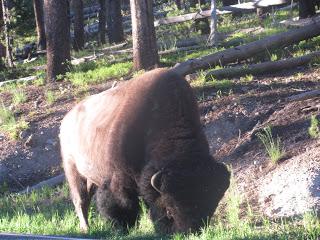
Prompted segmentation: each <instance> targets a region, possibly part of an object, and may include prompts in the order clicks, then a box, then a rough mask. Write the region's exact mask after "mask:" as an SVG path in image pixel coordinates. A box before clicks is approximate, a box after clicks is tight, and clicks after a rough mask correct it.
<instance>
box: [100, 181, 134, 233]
mask: <svg viewBox="0 0 320 240" xmlns="http://www.w3.org/2000/svg"><path fill="white" fill-rule="evenodd" d="M109 186H110V181H106V182H105V183H104V184H103V185H102V186H101V187H99V188H98V189H97V192H96V202H97V208H98V211H99V213H100V214H101V215H102V216H103V217H104V218H106V219H109V220H111V221H112V222H113V223H114V224H115V225H116V226H119V227H121V228H123V229H124V230H126V229H128V227H129V228H130V227H133V226H134V225H135V223H136V221H137V219H138V216H139V211H140V208H139V199H138V195H137V193H135V192H132V191H129V190H128V189H126V190H124V189H122V190H121V188H120V189H119V191H117V192H112V191H111V189H110V187H109Z"/></svg>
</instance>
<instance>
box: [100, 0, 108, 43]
mask: <svg viewBox="0 0 320 240" xmlns="http://www.w3.org/2000/svg"><path fill="white" fill-rule="evenodd" d="M106 1H107V0H99V4H100V11H99V43H100V44H105V43H106V21H107V19H106V11H107V10H106Z"/></svg>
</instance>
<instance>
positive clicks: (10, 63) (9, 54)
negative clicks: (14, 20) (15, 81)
mask: <svg viewBox="0 0 320 240" xmlns="http://www.w3.org/2000/svg"><path fill="white" fill-rule="evenodd" d="M1 5H2V15H3V30H4V36H5V42H6V64H7V65H8V67H14V64H13V57H12V47H11V41H10V16H9V8H8V0H2V4H1Z"/></svg>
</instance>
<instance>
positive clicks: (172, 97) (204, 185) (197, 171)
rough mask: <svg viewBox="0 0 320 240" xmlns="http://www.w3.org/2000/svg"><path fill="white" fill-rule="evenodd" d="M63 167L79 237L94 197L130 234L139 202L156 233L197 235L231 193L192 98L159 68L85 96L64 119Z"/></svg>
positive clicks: (171, 74) (182, 83) (180, 80)
mask: <svg viewBox="0 0 320 240" xmlns="http://www.w3.org/2000/svg"><path fill="white" fill-rule="evenodd" d="M60 143H61V153H62V158H63V167H64V171H65V174H66V178H67V181H68V183H69V186H70V192H71V198H72V201H73V204H74V206H75V210H76V213H77V215H78V217H79V219H80V228H81V230H82V231H87V230H88V207H89V203H90V200H91V198H92V196H93V195H94V193H95V192H97V193H96V199H97V207H98V210H99V212H100V213H101V214H102V215H103V216H105V217H107V218H108V219H110V220H112V221H113V222H114V223H115V225H119V226H123V227H130V226H133V225H134V224H135V222H136V221H137V219H138V216H139V197H140V198H141V199H142V200H143V201H144V202H145V204H146V206H147V207H148V209H149V214H150V217H151V219H152V221H153V222H154V224H155V226H156V229H157V230H158V231H160V232H163V233H174V232H189V231H190V230H191V231H197V230H199V229H200V228H201V226H203V225H204V224H205V223H207V222H208V219H209V218H210V217H211V216H212V214H213V212H214V211H215V209H216V207H217V205H218V203H219V201H220V200H221V198H222V197H223V195H224V193H225V191H226V190H227V188H228V187H229V178H230V174H229V171H228V170H227V168H226V166H225V165H224V164H222V163H218V162H216V161H215V160H214V159H213V158H212V157H211V156H210V154H209V148H208V143H207V140H206V137H205V135H204V132H203V130H202V125H201V123H200V116H199V112H198V106H197V102H196V100H195V97H194V95H193V91H192V89H191V87H190V86H189V84H188V83H187V82H186V81H185V79H184V78H183V77H181V76H179V75H178V74H176V73H175V72H174V71H173V70H167V69H156V70H153V71H150V72H147V73H145V74H143V75H142V76H140V77H137V78H135V79H133V80H130V81H128V82H125V83H123V84H121V85H119V86H116V87H115V88H112V89H109V90H107V91H104V92H101V93H99V94H96V95H93V96H90V97H88V98H87V99H85V100H83V101H82V102H80V103H79V104H77V105H76V106H75V107H74V108H73V109H72V110H71V111H70V112H69V113H68V114H67V115H66V116H65V118H64V119H63V121H62V124H61V128H60Z"/></svg>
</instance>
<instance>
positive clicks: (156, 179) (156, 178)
mask: <svg viewBox="0 0 320 240" xmlns="http://www.w3.org/2000/svg"><path fill="white" fill-rule="evenodd" d="M161 175H162V172H161V171H158V172H156V173H155V174H153V175H152V177H151V186H152V187H153V188H154V189H155V190H156V191H157V192H158V193H161V190H160V188H161Z"/></svg>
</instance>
